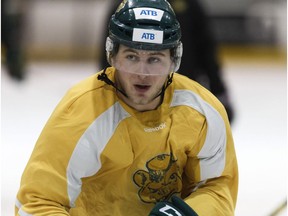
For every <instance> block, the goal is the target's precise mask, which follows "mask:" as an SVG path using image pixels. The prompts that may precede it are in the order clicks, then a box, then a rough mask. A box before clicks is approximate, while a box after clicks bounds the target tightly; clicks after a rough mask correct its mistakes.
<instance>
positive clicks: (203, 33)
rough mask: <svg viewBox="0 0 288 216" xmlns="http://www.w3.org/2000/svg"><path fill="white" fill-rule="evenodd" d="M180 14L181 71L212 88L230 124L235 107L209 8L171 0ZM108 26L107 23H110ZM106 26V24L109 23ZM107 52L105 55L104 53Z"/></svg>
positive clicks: (103, 59)
mask: <svg viewBox="0 0 288 216" xmlns="http://www.w3.org/2000/svg"><path fill="white" fill-rule="evenodd" d="M168 1H169V2H170V4H171V5H172V7H173V8H174V11H175V13H176V15H177V18H178V20H179V22H180V25H181V29H182V39H181V41H182V43H183V47H184V49H183V56H182V61H181V65H180V68H179V70H178V72H179V73H181V74H183V75H185V76H187V77H189V78H190V79H193V80H195V81H197V82H199V83H200V84H202V85H203V86H205V87H206V88H207V89H209V90H210V91H211V92H212V93H213V94H214V95H215V96H216V97H217V98H218V99H219V100H220V101H221V102H222V103H223V105H224V106H225V108H226V111H227V114H228V117H229V120H230V123H232V121H233V119H234V109H233V106H232V103H231V101H230V98H229V94H228V90H227V87H226V85H225V82H224V79H223V78H222V71H221V65H220V62H219V60H218V51H217V44H216V41H215V39H214V35H213V31H212V30H211V27H210V23H209V19H208V17H207V15H206V11H205V10H204V8H203V6H202V5H201V4H200V2H199V1H198V0H168ZM120 2H121V0H115V1H113V2H112V3H111V5H110V8H109V10H108V13H107V17H106V18H105V22H106V23H108V20H109V18H110V17H111V15H112V14H113V13H114V12H115V10H116V9H117V6H118V5H119V4H120ZM107 25H108V24H107ZM107 25H106V26H107ZM105 31H106V34H104V37H103V39H102V41H103V42H102V43H101V44H102V46H103V45H104V46H103V48H102V50H103V51H102V52H101V56H100V61H99V63H100V68H104V67H108V66H109V64H108V63H107V61H106V56H105V40H106V37H107V36H108V32H107V30H105ZM103 54H104V55H103Z"/></svg>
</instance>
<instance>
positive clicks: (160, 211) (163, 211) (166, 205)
mask: <svg viewBox="0 0 288 216" xmlns="http://www.w3.org/2000/svg"><path fill="white" fill-rule="evenodd" d="M149 216H198V214H197V213H196V212H195V211H194V210H193V209H192V208H191V207H190V206H189V205H188V204H186V203H185V202H184V201H183V200H182V199H180V198H179V197H177V196H172V198H171V202H166V201H164V202H158V203H156V205H155V206H154V208H153V209H152V211H151V212H150V214H149Z"/></svg>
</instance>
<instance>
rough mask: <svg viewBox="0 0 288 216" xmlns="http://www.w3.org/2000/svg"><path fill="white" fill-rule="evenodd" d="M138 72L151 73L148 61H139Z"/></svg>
mask: <svg viewBox="0 0 288 216" xmlns="http://www.w3.org/2000/svg"><path fill="white" fill-rule="evenodd" d="M137 74H139V76H144V77H145V76H147V75H149V74H150V70H149V66H148V65H147V63H146V62H142V61H141V62H139V68H138V71H137Z"/></svg>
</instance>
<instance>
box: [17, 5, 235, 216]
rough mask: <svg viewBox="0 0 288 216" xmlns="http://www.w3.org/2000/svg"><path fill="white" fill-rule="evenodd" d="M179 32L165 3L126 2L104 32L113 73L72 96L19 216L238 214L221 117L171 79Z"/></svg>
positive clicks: (206, 97) (34, 162) (34, 169)
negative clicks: (235, 211)
mask: <svg viewBox="0 0 288 216" xmlns="http://www.w3.org/2000/svg"><path fill="white" fill-rule="evenodd" d="M180 38H181V32H180V25H179V23H178V21H177V20H176V17H175V14H174V12H173V10H172V8H171V6H170V5H169V3H168V2H167V1H166V0H153V1H152V0H149V1H148V0H124V1H123V2H122V3H121V4H120V6H119V7H118V9H117V10H116V12H115V14H114V15H113V16H112V17H111V20H110V24H109V37H108V38H107V43H106V50H107V58H108V61H109V63H110V64H111V66H112V67H109V68H106V69H104V70H103V71H100V72H99V73H97V74H95V75H93V76H91V77H89V78H87V79H86V80H84V81H82V82H80V83H79V84H77V85H76V86H74V87H72V89H70V90H69V91H68V92H67V94H66V95H65V97H64V98H63V99H62V100H61V102H60V103H59V104H58V106H57V107H56V109H55V110H54V112H53V113H52V115H51V117H50V119H49V120H48V122H47V124H46V126H45V127H44V129H43V131H42V133H41V135H40V137H39V139H38V141H37V144H36V146H35V148H34V150H33V153H32V155H31V158H30V160H29V162H28V164H27V166H26V169H25V171H24V173H23V176H22V179H21V186H20V189H19V192H18V194H17V202H16V211H15V215H21V216H24V215H25V216H26V215H42V216H43V215H59V216H60V215H77V216H84V215H85V216H95V215H99V216H101V215H111V216H112V215H113V216H118V215H119V216H122V215H125V216H127V215H129V216H130V215H131V216H132V215H133V216H134V215H137V216H141V215H143V216H147V215H150V216H167V215H170V216H173V215H175V216H176V215H177V216H181V215H183V216H187V215H192V216H195V215H227V216H231V215H233V214H234V209H235V205H236V198H237V189H238V169H237V160H236V154H235V149H234V144H233V138H232V134H231V130H230V126H229V121H228V118H227V114H226V111H225V108H224V107H223V105H222V104H221V103H220V102H219V101H218V99H217V98H216V97H215V96H213V95H212V94H211V93H210V92H209V91H208V90H206V89H205V88H203V87H202V86H201V85H199V84H198V83H196V82H194V81H193V80H191V79H188V78H187V77H185V76H183V75H180V74H177V73H175V71H177V69H178V68H179V65H180V61H181V55H182V44H181V41H180Z"/></svg>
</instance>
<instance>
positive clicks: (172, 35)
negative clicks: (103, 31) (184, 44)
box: [109, 0, 181, 50]
mask: <svg viewBox="0 0 288 216" xmlns="http://www.w3.org/2000/svg"><path fill="white" fill-rule="evenodd" d="M109 38H110V39H111V40H112V41H113V42H116V43H118V44H123V45H125V46H128V47H131V48H134V49H141V50H163V49H171V48H175V47H177V46H178V45H179V43H180V38H181V29H180V24H179V22H178V21H177V19H176V16H175V13H174V11H173V9H172V7H171V6H170V4H169V3H168V2H167V1H166V0H123V2H122V3H121V4H120V5H119V7H118V9H117V10H116V12H115V13H114V15H112V17H111V19H110V22H109Z"/></svg>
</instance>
